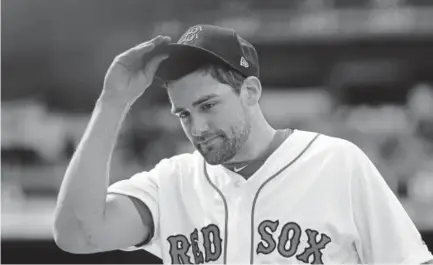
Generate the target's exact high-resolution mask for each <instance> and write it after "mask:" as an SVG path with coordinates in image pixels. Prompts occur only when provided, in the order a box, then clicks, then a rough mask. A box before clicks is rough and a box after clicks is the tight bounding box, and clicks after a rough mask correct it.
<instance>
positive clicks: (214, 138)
mask: <svg viewBox="0 0 433 265" xmlns="http://www.w3.org/2000/svg"><path fill="white" fill-rule="evenodd" d="M218 137H219V136H214V137H210V138H208V139H206V140H204V141H200V142H197V144H198V145H208V144H210V143H212V142H213V141H214V140H216V139H217V138H218Z"/></svg>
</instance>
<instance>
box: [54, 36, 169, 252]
mask: <svg viewBox="0 0 433 265" xmlns="http://www.w3.org/2000/svg"><path fill="white" fill-rule="evenodd" d="M168 41H170V39H169V38H168V37H162V36H158V37H156V38H154V39H152V40H150V41H148V42H145V43H142V44H140V45H138V46H136V47H134V48H131V49H130V50H127V51H126V52H124V53H122V54H120V55H119V56H117V57H116V58H115V59H114V61H113V63H112V64H111V66H110V68H109V69H108V71H107V74H106V76H105V80H104V87H103V90H102V93H101V95H100V97H99V99H98V100H97V102H96V104H95V108H94V110H93V113H92V116H91V119H90V122H89V124H88V126H87V128H86V131H85V133H84V135H83V138H82V139H81V142H80V144H79V146H78V148H77V150H76V152H75V154H74V156H73V157H72V160H71V162H70V164H69V166H68V168H67V170H66V173H65V176H64V180H63V182H62V185H61V188H60V193H59V196H58V201H57V206H56V211H55V223H54V239H55V241H56V243H57V245H58V246H59V247H60V248H61V249H63V250H65V251H67V252H71V253H95V252H103V251H109V250H114V249H119V248H125V247H129V246H131V245H135V244H138V243H140V242H142V241H143V240H144V239H145V238H146V237H147V236H148V234H149V232H150V231H149V226H148V225H146V224H143V221H142V220H143V219H146V216H144V217H145V218H143V213H141V217H140V214H139V212H138V211H137V208H136V207H135V206H134V203H133V202H132V201H131V200H130V199H129V198H128V197H125V196H122V195H113V194H110V195H108V196H107V188H108V184H109V177H110V176H109V175H110V174H109V167H110V161H111V155H112V152H113V149H114V146H115V143H116V140H117V136H118V133H119V130H120V127H121V124H122V122H123V120H124V117H125V115H126V113H127V112H128V110H129V108H130V106H131V105H132V104H133V103H134V101H135V100H136V99H137V98H138V97H139V96H141V95H142V94H143V92H144V91H145V90H146V89H147V88H148V87H149V86H150V84H151V83H152V80H153V77H154V74H155V72H156V69H157V68H158V66H159V64H160V63H161V61H162V60H164V59H165V58H166V55H159V56H157V57H154V58H153V59H151V60H150V61H149V62H147V63H146V62H143V61H142V58H143V56H144V55H145V54H147V53H149V52H151V51H152V50H153V49H154V48H155V46H157V45H161V44H163V43H167V42H168ZM143 64H144V65H143ZM145 213H146V212H145ZM149 219H150V218H149Z"/></svg>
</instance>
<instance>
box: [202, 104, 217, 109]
mask: <svg viewBox="0 0 433 265" xmlns="http://www.w3.org/2000/svg"><path fill="white" fill-rule="evenodd" d="M213 106H215V103H206V104H203V105H202V106H201V108H202V109H203V110H208V109H211V108H212V107H213Z"/></svg>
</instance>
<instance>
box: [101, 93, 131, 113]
mask: <svg viewBox="0 0 433 265" xmlns="http://www.w3.org/2000/svg"><path fill="white" fill-rule="evenodd" d="M96 105H97V106H101V107H107V108H114V109H119V110H126V109H129V108H130V106H131V105H132V102H130V101H128V100H126V99H124V98H122V97H120V96H114V95H108V94H106V93H102V94H101V95H100V96H99V98H98V100H97V101H96Z"/></svg>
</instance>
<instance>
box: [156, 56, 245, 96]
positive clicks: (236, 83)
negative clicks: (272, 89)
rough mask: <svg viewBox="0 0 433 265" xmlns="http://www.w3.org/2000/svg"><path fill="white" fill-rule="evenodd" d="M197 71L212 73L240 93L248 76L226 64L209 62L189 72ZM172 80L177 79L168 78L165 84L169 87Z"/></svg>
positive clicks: (219, 80) (218, 79)
mask: <svg viewBox="0 0 433 265" xmlns="http://www.w3.org/2000/svg"><path fill="white" fill-rule="evenodd" d="M195 71H203V72H205V73H208V74H210V75H211V76H212V77H213V78H215V79H216V80H217V81H218V82H220V83H222V84H226V85H229V86H231V87H232V88H233V89H234V91H235V92H236V93H237V94H239V93H240V91H241V86H242V84H243V83H244V81H245V78H246V77H245V76H244V75H243V74H241V73H240V72H239V71H237V70H235V69H233V68H232V67H230V66H227V65H224V64H215V63H208V64H205V65H202V66H200V67H198V68H196V69H194V70H192V71H190V72H188V73H187V74H190V73H192V72H195ZM187 74H185V75H187ZM185 75H183V76H185ZM183 76H181V77H179V78H178V79H180V78H182V77H183ZM171 81H175V80H166V81H165V82H164V83H165V84H164V85H165V86H166V87H167V85H168V84H169V83H170V82H171Z"/></svg>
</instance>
